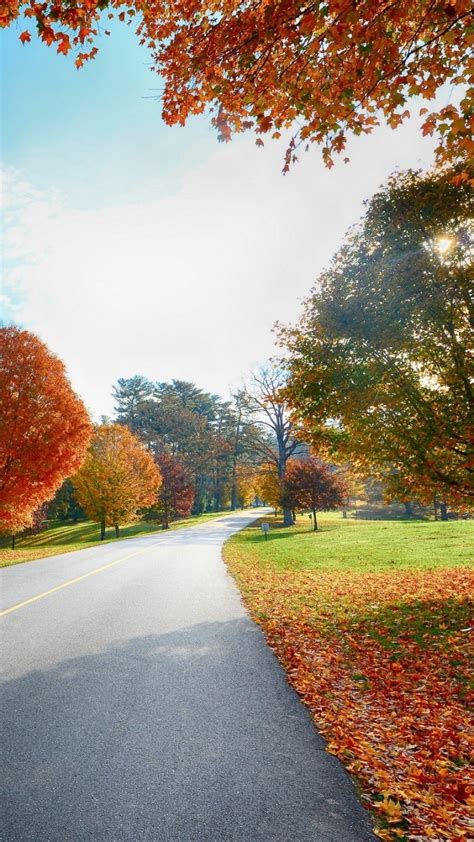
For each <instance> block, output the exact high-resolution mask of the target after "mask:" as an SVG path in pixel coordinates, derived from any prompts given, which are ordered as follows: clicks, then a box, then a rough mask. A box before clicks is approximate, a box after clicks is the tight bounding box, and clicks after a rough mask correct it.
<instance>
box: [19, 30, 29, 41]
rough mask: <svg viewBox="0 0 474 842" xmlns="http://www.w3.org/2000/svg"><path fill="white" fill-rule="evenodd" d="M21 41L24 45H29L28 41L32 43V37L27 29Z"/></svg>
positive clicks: (22, 34) (21, 36)
mask: <svg viewBox="0 0 474 842" xmlns="http://www.w3.org/2000/svg"><path fill="white" fill-rule="evenodd" d="M20 41H21V43H22V44H27V43H28V41H31V35H30V33H29V32H28V30H27V29H25V31H24V32H22V33H21V35H20Z"/></svg>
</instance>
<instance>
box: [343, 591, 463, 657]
mask: <svg viewBox="0 0 474 842" xmlns="http://www.w3.org/2000/svg"><path fill="white" fill-rule="evenodd" d="M471 610H472V606H471V605H470V601H469V600H468V599H459V600H457V599H445V600H417V599H414V600H413V601H410V602H402V603H398V604H396V605H395V604H391V605H385V606H383V607H381V608H379V609H378V610H370V609H369V610H368V611H366V612H365V613H360V614H358V615H356V616H355V617H353V618H352V620H351V621H350V623H349V626H350V631H351V634H352V633H353V632H354V633H356V634H357V632H363V633H365V634H367V635H368V636H369V637H372V638H373V639H374V640H376V641H377V642H378V643H379V644H380V645H381V646H383V647H384V648H386V649H389V650H393V652H394V654H396V653H397V652H398V653H401V652H402V651H403V648H404V646H405V645H406V644H407V643H410V642H415V643H417V644H418V646H421V647H422V648H426V649H428V648H431V647H432V646H433V645H434V644H436V645H440V646H441V647H444V648H446V649H447V650H448V649H449V648H450V646H451V642H450V638H451V637H452V635H453V633H454V632H460V631H462V633H463V634H466V635H467V634H469V632H468V629H469V621H470V616H471Z"/></svg>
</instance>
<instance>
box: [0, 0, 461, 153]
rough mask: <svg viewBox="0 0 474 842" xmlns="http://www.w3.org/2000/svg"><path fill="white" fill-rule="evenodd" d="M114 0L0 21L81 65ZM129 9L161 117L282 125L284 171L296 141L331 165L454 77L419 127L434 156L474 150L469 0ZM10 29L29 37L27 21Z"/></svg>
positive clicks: (15, 6)
mask: <svg viewBox="0 0 474 842" xmlns="http://www.w3.org/2000/svg"><path fill="white" fill-rule="evenodd" d="M119 6H120V3H119V2H118V0H111V2H109V3H108V4H107V3H104V2H102V0H88V1H87V2H75V3H71V2H69V0H46V2H45V3H30V2H29V0H11V2H9V3H8V4H7V6H6V8H5V9H4V11H3V13H2V17H1V18H0V21H1V23H2V24H3V25H4V26H8V25H9V24H10V23H11V22H12V21H14V20H16V19H17V18H18V16H19V15H20V14H21V13H24V14H25V16H27V17H30V18H33V19H34V20H35V22H36V25H37V30H38V35H39V37H40V38H41V39H42V40H43V41H44V42H45V43H46V44H54V45H55V47H56V49H57V51H58V52H59V53H64V54H66V53H68V52H69V50H70V49H71V48H75V49H76V52H75V56H76V58H75V63H76V65H77V67H80V66H81V65H82V64H83V63H84V61H86V60H88V59H89V58H92V57H93V56H94V55H95V54H96V52H97V47H96V46H93V43H94V40H95V38H96V36H97V35H98V32H99V18H100V16H101V14H102V12H103V10H104V9H105V8H109V10H112V11H111V12H110V14H111V16H113V12H114V10H115V9H116V8H118V7H119ZM137 14H138V15H139V18H138V19H139V21H140V23H139V25H138V35H139V37H140V40H141V43H144V44H147V45H148V47H149V48H150V50H151V52H152V57H153V59H154V64H155V69H156V71H157V72H158V73H159V74H160V77H161V78H162V79H164V83H165V87H164V92H163V95H162V102H163V118H164V120H165V122H167V123H168V124H169V125H172V124H175V123H179V124H181V125H182V124H184V123H185V121H186V119H187V118H188V117H189V116H190V115H192V114H202V113H203V112H204V111H205V110H206V109H207V108H208V106H210V107H211V112H212V113H213V118H212V120H213V123H214V125H215V126H216V127H217V129H218V131H219V138H220V139H221V140H229V139H230V137H231V134H232V132H240V131H244V130H246V129H253V130H254V131H255V132H256V133H257V134H258V135H259V137H258V139H257V143H258V144H262V143H263V141H262V139H261V136H262V135H266V136H269V137H270V136H271V137H279V136H280V133H281V132H282V131H284V130H287V129H290V130H292V131H294V132H295V134H294V136H293V139H292V141H291V143H290V145H289V148H288V151H287V158H286V165H285V169H287V168H288V166H289V164H290V161H291V160H292V158H293V157H294V155H295V152H296V149H297V146H298V145H299V144H300V143H304V144H307V143H313V142H316V143H318V144H320V145H322V146H323V155H324V159H325V161H326V163H327V164H328V165H331V164H332V155H333V153H334V152H336V153H338V152H341V151H342V150H343V149H344V148H345V145H346V139H347V136H348V135H350V134H354V135H360V134H361V133H368V132H370V131H371V130H372V129H373V127H374V126H375V125H377V124H378V122H379V121H381V120H383V121H385V122H386V123H388V125H390V126H392V127H395V126H397V125H399V123H401V122H402V121H403V120H404V119H406V118H407V116H408V115H409V110H408V108H407V105H408V103H409V100H410V99H411V98H412V97H421V98H423V99H425V100H426V101H431V100H433V98H434V96H435V94H436V92H437V91H438V90H439V89H440V88H442V86H443V85H446V83H449V84H450V85H452V86H461V88H460V90H461V91H462V94H461V97H460V102H459V104H456V100H454V101H453V102H451V103H450V104H448V105H446V106H445V107H443V108H441V109H440V110H439V111H435V110H431V111H430V109H429V108H425V109H422V113H423V112H425V113H426V117H425V121H424V124H423V127H422V131H423V132H424V133H425V134H426V133H432V132H433V131H435V130H437V131H438V133H439V136H440V144H439V146H438V149H437V156H438V160H439V161H446V160H451V161H452V160H453V159H458V158H463V159H469V157H470V155H472V152H473V141H472V128H471V125H470V120H471V115H472V110H473V93H472V90H473V89H472V87H471V74H472V53H471V52H470V49H469V47H470V45H471V44H472V34H471V29H470V23H472V9H471V3H469V0H398V2H387V0H359V2H357V3H355V2H347V0H324V2H323V0H316V2H313V3H309V4H307V5H304V4H298V3H295V2H294V0H278V2H277V0H268V2H265V3H245V2H243V0H240V2H238V0H235V2H229V0H215V2H213V3H212V4H210V3H209V2H207V3H206V2H202V3H201V4H196V3H191V2H185V3H181V4H180V6H179V8H178V7H176V6H175V5H174V4H173V3H165V2H163V0H135V2H132V3H131V4H130V5H129V7H128V9H127V10H125V9H124V10H122V11H120V12H119V15H118V16H119V18H120V19H121V20H124V19H126V18H127V19H128V21H129V22H131V21H132V20H134V19H135V15H137ZM100 30H101V32H102V31H103V29H102V27H100ZM106 32H107V31H106ZM20 39H21V40H22V41H23V43H26V42H28V41H29V40H31V35H30V33H29V31H28V30H25V31H23V32H21V34H20ZM295 127H296V128H295Z"/></svg>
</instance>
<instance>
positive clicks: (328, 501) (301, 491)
mask: <svg viewBox="0 0 474 842" xmlns="http://www.w3.org/2000/svg"><path fill="white" fill-rule="evenodd" d="M346 494H347V492H346V489H345V487H344V482H343V480H342V477H340V476H338V475H337V474H336V473H334V472H333V471H331V470H330V468H329V466H328V465H326V464H325V463H324V462H321V461H320V460H319V459H314V458H310V459H301V460H299V459H298V460H296V459H295V460H292V461H291V462H289V463H288V466H287V470H286V476H285V483H284V489H283V498H284V499H283V501H282V504H285V505H287V506H288V507H289V508H291V509H310V510H311V512H312V514H313V529H314V530H315V531H316V530H317V528H318V521H317V516H316V512H318V511H327V510H329V509H336V508H337V507H338V506H342V505H343V504H344V500H345V498H346Z"/></svg>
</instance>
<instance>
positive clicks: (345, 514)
mask: <svg viewBox="0 0 474 842" xmlns="http://www.w3.org/2000/svg"><path fill="white" fill-rule="evenodd" d="M342 517H343V518H344V520H346V518H347V509H343V510H342Z"/></svg>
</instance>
